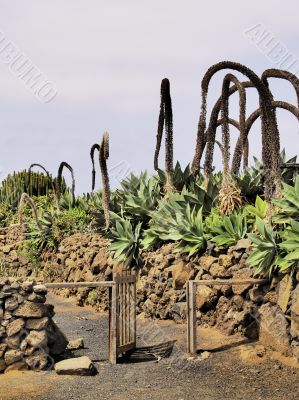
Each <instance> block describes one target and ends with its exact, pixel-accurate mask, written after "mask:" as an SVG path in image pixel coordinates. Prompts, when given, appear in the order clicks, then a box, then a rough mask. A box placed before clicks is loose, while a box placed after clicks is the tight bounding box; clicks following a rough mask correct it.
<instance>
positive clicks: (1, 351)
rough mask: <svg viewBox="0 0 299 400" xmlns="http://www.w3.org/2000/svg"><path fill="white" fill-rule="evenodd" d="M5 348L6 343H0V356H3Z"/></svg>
mask: <svg viewBox="0 0 299 400" xmlns="http://www.w3.org/2000/svg"><path fill="white" fill-rule="evenodd" d="M6 349H7V345H6V344H5V343H1V344H0V358H2V357H3V354H4V352H5V350H6Z"/></svg>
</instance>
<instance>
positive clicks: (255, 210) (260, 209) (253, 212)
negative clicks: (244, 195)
mask: <svg viewBox="0 0 299 400" xmlns="http://www.w3.org/2000/svg"><path fill="white" fill-rule="evenodd" d="M268 209H269V204H268V203H267V202H266V201H265V200H263V199H262V198H261V197H260V196H256V199H255V203H254V206H253V205H252V204H249V205H247V206H246V207H245V210H244V211H245V212H246V213H247V219H248V221H249V222H251V223H255V220H256V217H258V218H260V219H265V218H266V216H267V213H268Z"/></svg>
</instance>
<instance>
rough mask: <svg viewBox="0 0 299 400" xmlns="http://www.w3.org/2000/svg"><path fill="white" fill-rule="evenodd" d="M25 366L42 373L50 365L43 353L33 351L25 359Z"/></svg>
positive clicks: (47, 357)
mask: <svg viewBox="0 0 299 400" xmlns="http://www.w3.org/2000/svg"><path fill="white" fill-rule="evenodd" d="M26 364H27V365H28V366H29V367H30V369H31V370H34V371H43V370H45V369H46V368H47V366H48V365H51V363H50V360H49V356H48V355H47V354H46V353H45V352H43V351H35V352H34V353H33V354H32V355H30V356H29V357H28V358H27V359H26Z"/></svg>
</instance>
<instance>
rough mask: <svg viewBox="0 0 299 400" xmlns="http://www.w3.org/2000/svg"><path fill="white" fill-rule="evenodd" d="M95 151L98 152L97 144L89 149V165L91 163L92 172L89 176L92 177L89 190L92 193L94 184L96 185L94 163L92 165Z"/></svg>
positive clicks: (98, 146)
mask: <svg viewBox="0 0 299 400" xmlns="http://www.w3.org/2000/svg"><path fill="white" fill-rule="evenodd" d="M96 150H98V151H100V145H99V144H97V143H95V144H93V145H92V146H91V149H90V158H91V163H92V172H91V175H92V177H91V179H92V182H91V190H92V192H93V191H94V188H95V184H96V169H95V163H94V153H95V151H96Z"/></svg>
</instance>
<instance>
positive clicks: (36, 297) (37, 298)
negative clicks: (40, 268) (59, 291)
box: [28, 293, 46, 303]
mask: <svg viewBox="0 0 299 400" xmlns="http://www.w3.org/2000/svg"><path fill="white" fill-rule="evenodd" d="M28 301H32V303H45V302H46V297H45V296H43V295H41V294H37V293H31V294H30V295H29V296H28Z"/></svg>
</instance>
